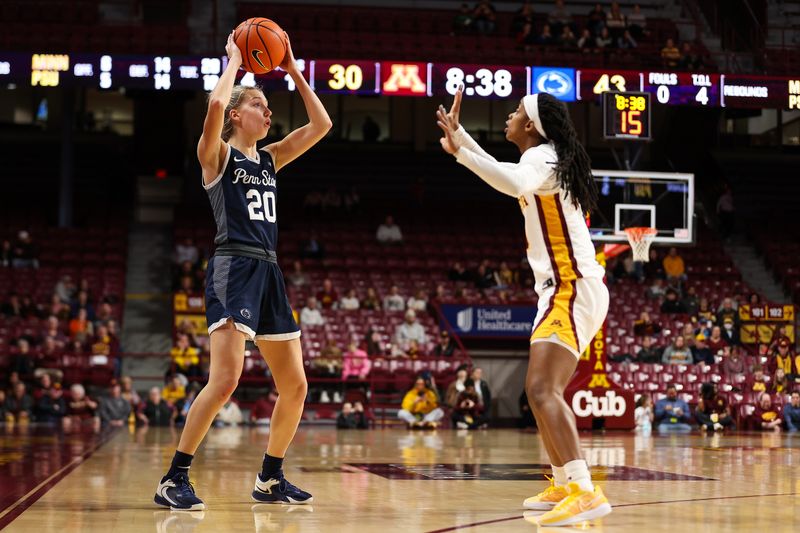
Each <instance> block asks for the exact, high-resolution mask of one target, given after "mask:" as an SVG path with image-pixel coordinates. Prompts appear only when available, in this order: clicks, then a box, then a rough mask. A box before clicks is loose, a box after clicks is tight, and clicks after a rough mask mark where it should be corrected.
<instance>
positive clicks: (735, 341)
mask: <svg viewBox="0 0 800 533" xmlns="http://www.w3.org/2000/svg"><path fill="white" fill-rule="evenodd" d="M721 333H722V338H723V339H725V342H726V343H728V345H729V346H738V345H739V344H740V342H739V330H738V329H737V328H736V325H735V324H734V322H733V319H732V318H730V317H727V318H725V319H724V320H723V321H722V330H721Z"/></svg>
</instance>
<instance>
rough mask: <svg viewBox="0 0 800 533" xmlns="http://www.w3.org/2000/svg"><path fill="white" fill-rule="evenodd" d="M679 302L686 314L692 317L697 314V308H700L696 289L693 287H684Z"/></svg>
mask: <svg viewBox="0 0 800 533" xmlns="http://www.w3.org/2000/svg"><path fill="white" fill-rule="evenodd" d="M681 304H682V305H683V308H684V309H685V313H686V314H687V315H689V316H692V317H693V316H695V315H696V314H697V310H698V309H699V308H700V300H699V299H698V298H697V290H696V289H695V288H694V287H689V288H688V289H686V292H685V294H684V295H683V298H682V299H681Z"/></svg>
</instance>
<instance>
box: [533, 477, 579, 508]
mask: <svg viewBox="0 0 800 533" xmlns="http://www.w3.org/2000/svg"><path fill="white" fill-rule="evenodd" d="M544 477H546V478H547V479H548V480H550V486H549V487H547V488H546V489H544V490H543V491H542V492H540V493H539V494H537V495H536V496H531V497H530V498H528V499H527V500H525V501H524V502H522V506H523V507H524V508H525V509H531V510H532V511H549V510H550V509H552V508H553V507H555V506H556V504H558V502H560V501H561V500H563V499H564V498H566V497H567V496H569V491H568V490H567V487H559V486H556V482H555V480H554V479H553V478H551V477H550V476H544Z"/></svg>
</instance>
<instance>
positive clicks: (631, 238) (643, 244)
mask: <svg viewBox="0 0 800 533" xmlns="http://www.w3.org/2000/svg"><path fill="white" fill-rule="evenodd" d="M623 231H624V232H625V234H626V235H627V236H628V242H629V243H630V245H631V250H633V260H634V261H642V262H644V263H646V262H648V261H649V260H650V256H649V255H648V252H649V251H650V245H651V244H652V243H653V239H655V238H656V234H658V230H656V229H655V228H639V227H635V228H625V229H624V230H623Z"/></svg>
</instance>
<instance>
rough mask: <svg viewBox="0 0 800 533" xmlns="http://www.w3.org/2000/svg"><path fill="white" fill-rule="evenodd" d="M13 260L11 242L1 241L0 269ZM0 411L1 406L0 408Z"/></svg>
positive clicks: (7, 265)
mask: <svg viewBox="0 0 800 533" xmlns="http://www.w3.org/2000/svg"><path fill="white" fill-rule="evenodd" d="M13 259H14V250H13V248H12V247H11V241H9V240H8V239H3V242H2V243H0V267H3V268H8V267H10V266H11V261H12V260H13ZM0 409H2V406H0Z"/></svg>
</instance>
